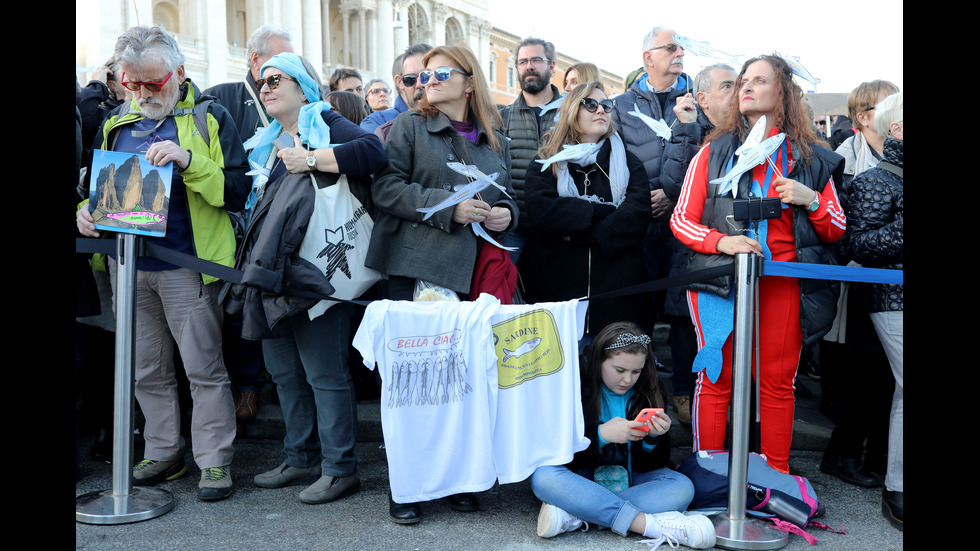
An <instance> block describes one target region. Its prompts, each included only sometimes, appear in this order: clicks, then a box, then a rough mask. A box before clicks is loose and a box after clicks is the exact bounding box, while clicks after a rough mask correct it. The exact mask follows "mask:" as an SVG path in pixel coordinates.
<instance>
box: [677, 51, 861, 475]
mask: <svg viewBox="0 0 980 551" xmlns="http://www.w3.org/2000/svg"><path fill="white" fill-rule="evenodd" d="M763 116H764V117H765V123H764V125H765V133H764V135H763V137H764V138H769V137H771V136H776V135H778V134H779V133H785V135H786V138H785V140H783V141H782V143H781V145H780V146H779V148H778V149H777V150H776V151H775V152H773V153H772V155H771V156H770V157H769V160H768V161H767V162H764V163H762V164H759V165H757V166H756V167H754V168H753V169H752V170H749V171H746V172H745V173H744V174H742V176H741V177H740V179H739V180H738V182H737V184H736V186H735V193H734V195H735V197H734V198H733V194H732V193H727V192H726V193H724V194H721V193H719V185H718V184H715V183H711V181H712V180H714V179H716V178H719V177H721V176H724V175H725V174H726V173H727V172H728V171H729V170H730V169H731V166H732V165H733V163H734V161H735V151H736V149H737V148H738V147H739V146H740V145H741V144H742V143H743V142H744V141H745V139H746V137H747V136H748V134H749V130H750V129H751V128H753V127H755V125H756V123H758V122H759V121H760V120H762V117H763ZM818 144H819V138H818V137H817V135H816V133H815V132H814V130H813V125H812V124H811V123H810V119H809V118H808V117H807V116H806V111H805V109H804V105H803V91H802V90H801V89H800V87H799V85H797V84H796V83H795V82H793V72H792V69H791V68H790V66H789V65H788V64H787V63H786V62H785V61H784V60H783V59H782V58H781V57H779V56H776V55H771V56H761V57H757V58H754V59H750V60H749V61H747V62H746V63H745V65H743V66H742V70H741V72H740V74H739V75H738V80H737V81H736V93H735V94H732V108H731V111H730V113H729V118H728V120H727V121H726V122H725V123H723V124H721V125H720V126H719V127H718V128H716V129H715V130H714V131H713V132H712V133H711V134H710V135H709V136H708V139H707V144H706V145H705V146H704V148H702V149H701V151H700V152H699V153H698V154H697V155H696V156H695V157H694V160H692V161H691V165H690V168H689V169H688V172H687V176H686V177H685V179H684V186H683V188H682V190H681V195H680V198H679V199H678V202H677V206H676V207H675V209H674V213H673V215H672V216H671V219H670V226H671V230H672V231H673V232H674V235H675V236H677V238H678V239H679V240H680V241H681V242H682V243H684V244H685V245H687V246H688V247H689V248H691V249H692V251H693V253H692V256H691V260H690V265H689V269H690V270H691V271H697V270H700V269H703V268H705V267H708V266H713V265H721V264H725V263H728V262H731V257H732V256H734V255H736V254H738V253H752V254H756V255H759V256H763V257H765V258H766V259H771V260H776V261H782V262H804V263H817V264H836V263H837V262H836V255H837V247H836V245H834V244H835V243H836V242H837V241H838V240H839V239H840V238H841V236H843V234H844V227H845V222H844V213H843V211H842V209H841V206H840V203H839V201H838V199H837V192H836V191H835V189H834V185H835V184H834V182H835V181H836V182H839V181H840V176H841V173H842V170H843V159H842V158H841V156H840V155H837V154H836V153H833V152H832V151H830V150H828V149H825V148H823V147H822V146H820V145H818ZM749 197H757V198H761V197H769V198H778V199H779V200H780V202H781V206H782V209H781V215H780V216H779V217H778V218H773V219H770V220H763V221H761V222H758V223H757V224H749V223H747V222H741V221H737V220H735V219H734V216H733V211H734V203H735V201H736V200H744V199H748V198H749ZM759 287H760V288H759V302H760V314H759V316H760V319H759V326H760V331H761V334H760V340H761V342H762V350H761V354H760V358H758V359H757V361H758V362H759V365H760V371H761V375H760V378H761V379H760V381H761V405H760V412H761V416H762V439H761V440H762V441H761V447H762V453H763V455H765V456H766V458H767V461H768V462H769V464H770V465H771V466H772V467H773V468H775V469H777V470H779V471H781V472H789V449H790V440H791V439H792V436H793V408H794V400H795V399H794V396H793V388H794V381H795V378H796V369H797V365H798V364H799V359H800V350H801V347H802V346H805V345H808V344H810V343H812V342H814V341H815V340H816V339H819V338H820V337H822V336H823V335H824V334H826V333H827V331H828V330H829V329H830V325H831V323H832V321H833V319H834V314H835V312H836V302H837V296H838V294H839V290H838V284H837V283H836V282H832V281H827V280H821V279H796V278H791V277H766V278H762V279H761V280H760V283H759ZM688 289H689V290H688V304H689V307H690V309H691V319H692V320H693V321H694V324H695V328H696V331H697V337H698V355H697V357H696V358H695V360H694V366H693V371H694V372H695V373H698V378H697V386H696V389H695V398H694V406H693V408H692V424H693V428H694V449H695V450H720V449H723V447H724V443H725V428H726V427H725V426H726V421H727V419H728V405H729V401H730V397H731V393H730V387H731V358H732V354H731V347H732V338H731V331H732V321H733V315H732V312H733V310H734V298H733V294H734V293H733V292H732V285H731V278H730V277H728V276H723V277H720V278H717V279H715V280H712V281H707V282H702V283H698V284H694V285H691V286H689V287H688Z"/></svg>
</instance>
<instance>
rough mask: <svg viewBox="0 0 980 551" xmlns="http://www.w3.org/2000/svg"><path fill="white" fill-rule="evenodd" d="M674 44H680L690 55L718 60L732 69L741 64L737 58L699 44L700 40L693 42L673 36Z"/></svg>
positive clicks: (702, 43) (705, 44)
mask: <svg viewBox="0 0 980 551" xmlns="http://www.w3.org/2000/svg"><path fill="white" fill-rule="evenodd" d="M674 42H676V43H678V44H680V46H681V47H682V48H684V50H686V51H688V52H691V53H692V54H694V55H696V56H700V57H710V58H712V59H720V60H722V61H725V62H727V63H729V64H731V65H732V67H738V66H739V65H741V63H740V62H739V61H738V58H737V57H735V56H733V55H731V54H726V53H725V52H723V51H721V50H719V49H717V48H714V47H713V46H711V45H710V44H708V43H707V42H701V41H700V40H694V39H693V38H688V37H686V36H680V35H678V34H675V35H674Z"/></svg>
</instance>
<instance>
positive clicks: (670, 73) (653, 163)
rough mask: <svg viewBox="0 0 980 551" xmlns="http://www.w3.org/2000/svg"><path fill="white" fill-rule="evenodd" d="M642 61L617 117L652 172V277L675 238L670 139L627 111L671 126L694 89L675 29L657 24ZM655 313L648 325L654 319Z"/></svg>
mask: <svg viewBox="0 0 980 551" xmlns="http://www.w3.org/2000/svg"><path fill="white" fill-rule="evenodd" d="M643 66H644V71H645V73H643V74H641V75H640V76H639V77H637V79H636V81H635V82H634V83H633V86H632V87H631V88H630V89H629V90H628V91H627V92H624V93H622V94H620V95H618V96H616V98H615V101H616V109H615V110H614V111H613V114H612V118H613V122H614V123H615V124H616V128H617V129H618V130H619V132H620V133H621V134H622V136H623V141H624V142H625V143H626V149H627V150H628V151H630V152H631V153H633V154H634V155H636V156H637V157H639V158H640V160H641V161H643V168H644V169H645V170H646V173H647V180H648V181H649V184H650V216H651V220H650V226H649V227H648V229H647V235H646V238H645V239H644V242H643V256H644V260H645V261H646V264H647V270H648V271H649V272H650V278H651V279H659V278H661V277H666V276H667V272H668V269H669V265H670V261H671V250H672V246H671V243H672V239H673V235H672V234H671V232H670V226H669V225H668V220H669V218H670V214H671V212H672V211H673V209H674V202H673V201H671V200H670V199H669V198H668V197H667V195H666V194H665V193H664V190H663V185H662V184H661V182H660V179H661V171H662V170H663V168H664V165H665V163H664V161H665V159H666V158H667V156H668V153H669V151H670V148H671V143H670V141H668V140H664V139H663V138H661V137H660V136H658V135H657V134H656V133H655V132H654V131H653V130H652V129H651V128H650V127H649V126H647V125H646V123H644V122H643V121H642V120H640V119H639V118H638V117H636V116H634V115H630V114H629V113H628V112H629V111H633V110H634V105H636V108H638V109H639V110H640V111H641V112H642V113H644V114H646V115H647V116H649V117H652V118H653V119H655V120H663V121H664V122H665V123H666V124H667V126H671V125H674V126H676V125H675V124H674V123H675V122H676V121H677V115H676V114H675V113H674V109H673V108H674V106H675V105H676V104H677V100H678V98H682V97H683V96H684V95H686V94H688V93H689V92H690V88H691V84H692V82H691V77H689V76H688V75H686V74H685V73H684V49H683V48H681V47H680V46H679V45H678V44H677V43H676V42H674V30H673V29H671V28H669V27H663V26H658V27H654V28H653V29H651V30H650V32H648V33H647V34H646V36H645V37H644V38H643ZM658 298H659V297H656V296H655V297H654V307H655V309H657V308H659V306H657V304H658V303H659V300H658ZM652 318H653V317H652V316H651V319H649V320H646V321H647V322H648V323H645V324H644V325H645V326H647V325H649V324H650V323H652V322H653V319H652Z"/></svg>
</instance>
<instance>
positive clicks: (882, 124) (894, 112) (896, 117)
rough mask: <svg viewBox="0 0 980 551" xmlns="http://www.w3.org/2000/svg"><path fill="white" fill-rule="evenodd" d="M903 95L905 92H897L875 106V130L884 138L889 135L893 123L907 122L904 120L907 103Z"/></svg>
mask: <svg viewBox="0 0 980 551" xmlns="http://www.w3.org/2000/svg"><path fill="white" fill-rule="evenodd" d="M902 94H903V92H896V93H894V94H892V95H890V96H888V97H887V98H885V99H883V100H881V103H879V104H878V105H876V106H875V130H877V131H878V133H879V134H881V135H882V136H887V135H888V128H889V127H890V126H891V125H892V123H893V122H901V121H903V120H905V119H904V118H903V116H904V105H905V102H904V100H903V99H902V97H903V95H902Z"/></svg>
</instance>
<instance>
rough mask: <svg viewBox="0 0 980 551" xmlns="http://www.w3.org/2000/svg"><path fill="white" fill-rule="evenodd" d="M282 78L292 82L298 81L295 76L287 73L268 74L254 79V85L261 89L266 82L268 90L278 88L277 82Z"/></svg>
mask: <svg viewBox="0 0 980 551" xmlns="http://www.w3.org/2000/svg"><path fill="white" fill-rule="evenodd" d="M282 79H286V80H291V81H293V82H299V81H298V80H296V79H295V78H293V77H291V76H289V75H269V76H267V77H265V78H260V79H259V80H256V81H255V86H256V87H257V88H258V89H259V90H261V89H262V87H263V86H264V85H266V84H268V85H269V90H275V89H276V88H279V83H280V82H281V81H282Z"/></svg>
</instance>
